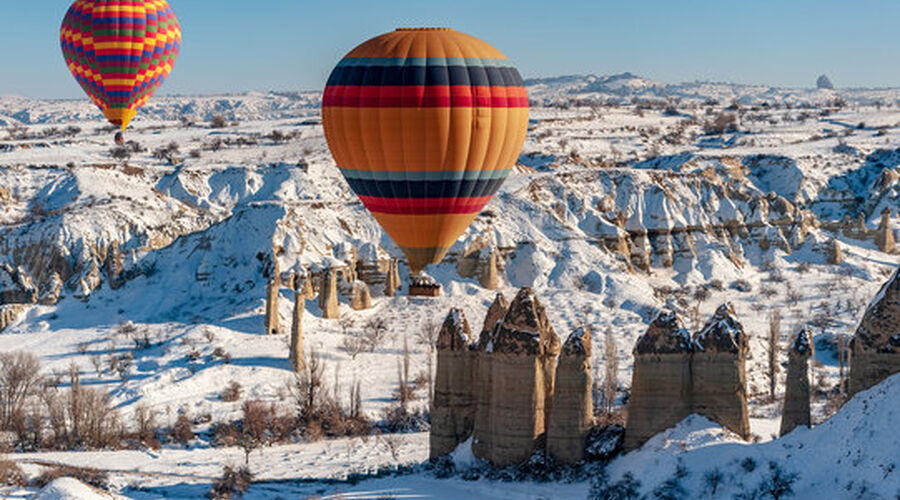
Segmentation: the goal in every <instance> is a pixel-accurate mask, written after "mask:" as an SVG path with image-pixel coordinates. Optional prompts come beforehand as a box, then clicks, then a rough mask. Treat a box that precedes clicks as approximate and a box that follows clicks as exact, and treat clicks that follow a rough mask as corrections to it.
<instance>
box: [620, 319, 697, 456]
mask: <svg viewBox="0 0 900 500" xmlns="http://www.w3.org/2000/svg"><path fill="white" fill-rule="evenodd" d="M691 352H692V344H691V337H690V333H689V332H688V331H687V329H686V328H685V327H684V324H683V323H682V322H681V319H680V318H679V317H678V315H677V314H676V313H674V312H671V311H665V312H662V313H660V314H659V315H657V316H656V318H655V319H654V320H653V321H652V322H651V323H650V326H649V327H648V328H647V331H646V333H644V335H642V336H641V337H640V338H639V339H638V341H637V344H636V345H635V348H634V371H633V372H632V379H631V397H630V399H629V402H628V424H627V425H626V427H625V449H626V450H632V449H635V448H637V447H639V446H640V445H642V444H644V442H646V441H647V440H648V439H650V438H651V437H652V436H654V435H655V434H657V433H659V432H661V431H663V430H665V429H668V428H669V427H673V426H674V425H675V424H677V423H678V422H680V421H681V420H683V419H684V418H685V417H687V416H688V415H690V414H691V408H692V404H691V403H692V398H691V387H692V384H691Z"/></svg>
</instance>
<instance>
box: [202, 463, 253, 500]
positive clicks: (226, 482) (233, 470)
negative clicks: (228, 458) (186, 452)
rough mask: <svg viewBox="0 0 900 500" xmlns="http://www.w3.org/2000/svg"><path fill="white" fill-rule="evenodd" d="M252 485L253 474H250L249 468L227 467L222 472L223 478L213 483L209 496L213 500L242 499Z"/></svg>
mask: <svg viewBox="0 0 900 500" xmlns="http://www.w3.org/2000/svg"><path fill="white" fill-rule="evenodd" d="M251 483H253V473H252V472H250V468H249V467H246V466H244V467H234V466H231V465H226V466H225V469H224V471H222V477H221V478H219V479H217V480H216V482H215V483H213V485H212V488H211V489H210V490H209V495H208V496H209V498H212V499H213V500H230V499H232V498H240V497H242V496H244V493H247V490H249V489H250V484H251Z"/></svg>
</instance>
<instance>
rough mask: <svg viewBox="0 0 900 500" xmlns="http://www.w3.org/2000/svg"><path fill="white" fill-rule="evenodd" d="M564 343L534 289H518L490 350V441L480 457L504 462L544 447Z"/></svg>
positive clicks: (515, 460)
mask: <svg viewBox="0 0 900 500" xmlns="http://www.w3.org/2000/svg"><path fill="white" fill-rule="evenodd" d="M559 344H560V342H559V338H558V337H557V335H556V332H555V331H554V330H553V327H552V326H551V325H550V321H549V320H548V319H547V313H546V311H545V310H544V307H543V306H542V305H541V303H540V302H539V301H538V299H537V297H536V296H535V295H534V292H533V291H532V290H531V289H530V288H523V289H521V290H519V293H518V294H517V295H516V298H515V299H514V300H513V301H512V303H511V304H510V306H509V311H507V313H506V316H505V317H504V318H503V322H502V323H501V324H500V326H499V328H498V331H497V334H496V339H495V340H494V345H493V346H492V347H493V349H492V350H491V352H492V356H491V361H490V365H491V405H490V421H491V439H490V441H491V446H490V448H489V449H488V450H486V456H482V457H481V458H485V459H487V460H489V461H490V462H492V463H494V464H496V465H499V466H505V465H510V464H515V463H519V462H521V461H523V460H525V459H527V458H528V457H530V456H531V455H532V453H534V451H535V450H536V449H538V448H540V447H542V446H543V444H544V439H545V431H546V422H547V416H548V413H549V406H550V403H551V401H550V396H551V395H552V393H553V387H554V382H553V379H554V376H555V373H554V370H553V369H552V364H553V362H554V361H555V360H554V358H555V356H556V354H557V353H558V352H559V347H560V345H559Z"/></svg>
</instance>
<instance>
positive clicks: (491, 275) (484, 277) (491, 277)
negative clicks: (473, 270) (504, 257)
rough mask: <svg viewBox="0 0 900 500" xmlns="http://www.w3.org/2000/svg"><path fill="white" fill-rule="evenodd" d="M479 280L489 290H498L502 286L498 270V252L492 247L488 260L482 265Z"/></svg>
mask: <svg viewBox="0 0 900 500" xmlns="http://www.w3.org/2000/svg"><path fill="white" fill-rule="evenodd" d="M478 282H479V283H480V284H481V286H483V287H484V288H487V289H488V290H496V289H497V287H499V286H500V274H499V272H498V271H497V252H496V251H495V250H494V249H493V248H491V252H490V254H488V257H487V260H486V261H485V262H484V263H483V264H482V266H481V273H480V274H479V276H478Z"/></svg>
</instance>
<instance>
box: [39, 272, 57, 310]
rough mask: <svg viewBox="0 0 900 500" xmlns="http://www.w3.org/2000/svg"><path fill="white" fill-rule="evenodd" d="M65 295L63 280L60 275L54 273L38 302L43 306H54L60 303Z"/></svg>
mask: <svg viewBox="0 0 900 500" xmlns="http://www.w3.org/2000/svg"><path fill="white" fill-rule="evenodd" d="M62 294H63V280H62V278H61V277H60V276H59V273H53V276H51V277H50V280H49V281H48V282H47V283H46V284H45V285H44V288H43V290H42V291H41V295H40V298H39V299H38V302H39V303H40V304H41V305H42V306H52V305H56V303H58V302H59V299H61V298H62Z"/></svg>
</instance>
